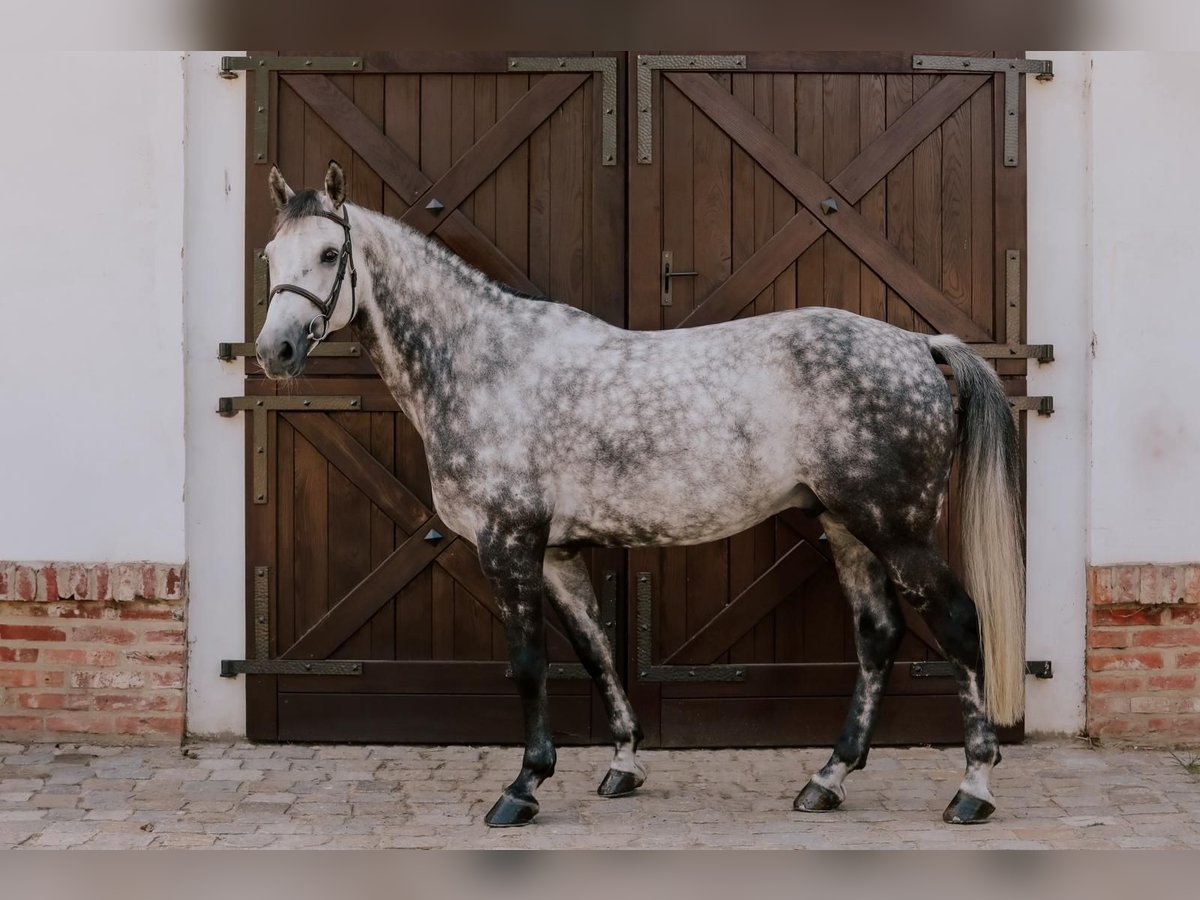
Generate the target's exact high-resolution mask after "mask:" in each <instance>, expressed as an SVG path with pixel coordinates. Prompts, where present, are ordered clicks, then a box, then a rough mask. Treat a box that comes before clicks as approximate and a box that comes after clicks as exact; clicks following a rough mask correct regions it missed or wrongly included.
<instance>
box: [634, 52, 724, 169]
mask: <svg viewBox="0 0 1200 900" xmlns="http://www.w3.org/2000/svg"><path fill="white" fill-rule="evenodd" d="M744 68H746V56H745V54H737V55H712V54H696V53H669V54H663V55H655V54H647V55H645V56H638V58H637V161H638V165H642V166H646V165H649V164H650V163H651V162H653V160H654V109H653V106H654V100H653V97H654V91H653V86H654V81H653V79H654V72H655V70H656V69H657V70H662V69H670V70H673V71H679V72H689V71H701V72H703V71H711V70H713V69H744Z"/></svg>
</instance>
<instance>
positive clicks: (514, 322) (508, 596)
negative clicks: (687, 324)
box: [257, 162, 1025, 826]
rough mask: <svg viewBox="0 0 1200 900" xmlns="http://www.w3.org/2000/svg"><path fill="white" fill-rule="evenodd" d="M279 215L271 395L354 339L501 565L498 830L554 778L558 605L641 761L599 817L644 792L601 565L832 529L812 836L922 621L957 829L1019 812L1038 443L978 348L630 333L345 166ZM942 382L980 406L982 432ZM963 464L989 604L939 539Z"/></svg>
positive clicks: (798, 332)
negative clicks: (1013, 745) (508, 672)
mask: <svg viewBox="0 0 1200 900" xmlns="http://www.w3.org/2000/svg"><path fill="white" fill-rule="evenodd" d="M270 191H271V196H272V198H273V200H274V203H275V206H276V209H277V210H278V218H277V220H276V223H275V228H274V234H273V236H272V240H271V242H270V243H269V244H268V245H267V255H268V258H269V261H270V272H271V279H272V283H273V284H274V285H275V287H274V288H273V289H272V292H271V303H270V308H269V310H268V313H267V319H266V324H265V325H264V326H263V329H262V332H261V334H260V335H259V338H258V344H257V352H258V360H259V363H260V364H261V365H262V368H263V371H264V372H265V373H266V374H267V375H268V376H270V377H271V378H290V377H293V376H296V375H298V374H299V373H300V372H301V371H302V370H303V368H304V364H305V359H306V357H307V355H308V353H309V351H310V350H311V349H312V348H313V347H314V346H315V345H316V344H317V343H318V342H319V341H321V340H323V339H324V338H325V336H326V335H327V334H328V333H330V332H331V331H333V330H335V329H338V328H341V327H343V326H345V325H347V324H349V325H352V326H353V329H354V333H355V336H356V338H357V339H358V340H359V341H360V342H361V343H362V345H363V346H364V347H365V348H366V350H367V352H368V353H369V354H370V356H371V359H372V361H373V362H374V364H375V366H376V368H377V369H378V370H379V373H380V374H381V375H382V376H383V379H384V380H385V382H386V383H387V385H388V388H389V389H390V391H391V393H392V395H393V396H394V397H395V398H396V402H397V403H398V404H399V405H400V408H401V409H402V410H403V412H404V414H405V415H406V416H407V417H408V418H409V419H410V420H411V421H412V423H413V425H414V426H415V427H416V429H417V431H418V432H419V433H420V435H421V437H422V439H423V440H424V442H425V452H426V454H427V456H428V462H429V474H430V479H431V481H432V484H433V499H434V505H435V507H436V509H437V512H438V514H439V515H440V516H441V517H442V519H443V520H444V521H445V522H446V524H447V525H449V526H450V527H451V528H453V529H454V530H455V531H456V532H457V533H458V534H460V535H462V536H463V537H464V538H466V539H467V540H469V541H471V542H472V543H474V544H475V546H476V547H478V550H479V562H480V565H481V566H482V568H483V571H484V573H485V574H486V575H487V577H488V579H489V581H490V583H491V585H492V588H493V590H494V592H495V597H496V602H497V604H498V605H499V607H500V610H501V613H502V615H503V619H504V626H505V630H506V634H507V638H508V645H509V654H510V660H511V665H512V672H513V675H514V678H515V681H516V685H517V688H518V690H519V692H520V695H521V700H522V705H523V709H524V716H525V752H524V758H523V762H522V767H521V772H520V774H519V775H518V776H517V778H516V780H514V781H513V783H512V784H511V785H509V786H508V787H507V788H506V789H505V790H504V791H503V793H502V794H501V796H500V799H499V800H498V801H497V802H496V804H495V805H494V806H493V807H492V809H491V811H490V812H489V813H488V815H487V817H486V821H487V824H489V825H493V826H505V825H522V824H524V823H526V822H528V821H530V820H531V819H532V818H533V817H534V815H536V813H537V811H538V805H537V801H536V800H535V798H534V791H535V789H536V788H537V787H538V785H540V784H541V782H542V781H543V780H545V779H546V778H548V777H550V776H551V775H552V774H553V773H554V764H555V749H554V745H553V744H552V742H551V738H550V727H549V724H548V721H547V701H546V655H545V649H544V640H543V627H544V626H543V621H542V599H543V597H548V598H549V600H550V602H551V603H552V604H553V606H554V608H555V609H556V610H557V612H558V614H559V615H560V616H561V618H562V621H563V623H564V625H565V626H566V628H567V630H568V632H569V635H570V638H571V641H572V643H573V645H574V647H575V649H576V651H577V652H578V654H579V658H580V659H581V660H582V662H583V665H584V666H585V667H586V669H587V671H588V672H589V673H590V674H591V676H592V677H593V678H594V679H595V681H596V683H597V684H598V685H599V687H600V690H601V692H602V694H603V696H604V699H605V702H606V705H607V710H608V718H609V722H610V725H611V727H612V734H613V740H614V742H615V744H616V755H615V757H614V759H613V762H612V765H611V768H610V770H609V771H608V773H607V775H606V776H605V777H604V780H603V781H602V783H601V785H600V788H599V792H600V794H601V795H603V796H609V797H611V796H619V795H621V794H625V793H629V792H630V791H633V790H635V789H636V788H638V787H639V786H640V785H641V784H642V782H643V781H644V780H645V777H646V774H645V770H644V769H643V767H642V765H641V763H640V762H639V761H638V757H637V745H638V741H639V740H640V738H641V732H640V730H639V728H638V724H637V717H636V716H635V714H634V711H633V708H632V707H631V705H630V703H629V699H628V698H627V697H626V695H625V691H624V689H623V688H622V686H621V683H620V681H619V679H618V677H617V672H616V668H615V666H614V664H613V655H612V649H611V648H610V647H609V646H608V644H607V642H606V640H605V637H604V632H603V630H602V629H601V627H600V623H599V620H598V613H597V603H596V598H595V596H594V595H593V592H592V588H591V583H590V580H589V578H588V575H587V572H586V570H585V568H584V565H583V563H582V561H581V556H580V551H581V549H582V548H584V547H587V546H603V547H667V546H681V545H687V544H699V543H702V542H705V541H714V540H718V539H721V538H725V537H728V536H730V535H733V534H736V533H738V532H740V531H742V530H744V529H746V528H749V527H750V526H752V525H754V524H756V523H758V522H761V521H763V520H764V519H766V518H767V517H768V516H771V515H772V514H774V513H777V512H779V511H781V510H784V509H787V508H788V507H797V508H799V509H801V510H804V511H805V512H807V513H808V514H810V515H814V516H819V517H820V521H821V524H822V525H823V527H824V529H825V531H826V534H827V535H828V537H829V543H830V545H831V547H832V550H833V556H834V561H835V564H836V567H837V571H838V577H839V580H840V584H841V587H842V591H843V593H844V594H845V595H846V598H847V600H848V601H849V602H850V604H851V607H852V609H853V613H854V621H855V625H856V631H855V636H856V643H857V651H858V659H859V674H858V682H857V685H856V687H855V690H854V697H853V700H852V701H851V708H850V711H849V715H848V717H847V721H846V724H845V727H844V730H843V732H842V735H841V737H840V738H839V740H838V743H837V746H836V747H835V749H834V751H833V754H832V756H831V758H830V760H829V762H828V763H827V764H826V765H825V766H824V767H823V768H822V769H821V770H820V771H819V772H817V773H816V774H815V775H813V776H812V778H811V779H810V780H809V782H808V784H807V785H805V787H804V788H803V790H802V791H801V792H800V794H799V795H798V796H797V797H796V801H795V804H794V806H795V808H796V809H798V810H802V811H809V812H817V811H825V810H831V809H834V808H835V807H837V806H838V805H839V804H840V803H841V802H842V800H843V799H844V798H845V790H844V788H843V781H844V780H845V778H846V776H847V774H848V773H850V772H851V771H853V770H855V769H860V768H862V767H863V765H864V764H865V762H866V759H867V751H868V747H869V744H870V736H871V731H872V727H873V725H874V723H875V720H876V717H877V714H878V711H879V702H880V698H881V696H882V693H883V690H884V686H885V683H886V681H887V678H888V674H889V672H890V670H891V666H892V662H893V660H894V658H895V654H896V650H897V647H898V646H899V644H900V640H901V638H902V636H903V633H904V620H903V618H902V614H901V610H900V607H899V598H901V597H902V598H904V599H905V600H906V601H907V602H909V603H911V604H912V605H913V606H914V607H915V608H916V609H917V610H918V611H919V613H920V614H921V615H922V616H923V617H924V618H925V620H926V621H927V622H928V623H929V626H930V628H931V630H932V631H933V633H934V634H935V635H936V637H937V639H938V641H939V643H940V644H941V649H942V651H943V652H944V653H945V655H946V658H947V659H948V660H949V661H950V663H951V664H952V665H953V668H954V671H955V674H956V677H957V679H958V684H959V693H960V696H961V700H962V707H963V717H964V721H965V726H966V742H965V743H966V758H967V765H966V776H965V778H964V779H963V781H962V784H961V785H960V787H959V790H958V793H957V794H956V796H955V797H954V799H953V800H952V801H951V802H950V805H949V806H948V807H947V809H946V812H945V814H944V818H945V820H946V821H947V822H956V823H968V822H978V821H982V820H983V819H986V818H987V817H988V816H989V815H990V814H991V813H992V812H993V811H994V808H995V807H994V801H993V797H992V794H991V792H990V790H989V788H988V776H989V773H990V771H991V768H992V766H994V765H995V764H996V763H998V762H999V761H1000V751H999V746H998V742H997V739H996V733H995V729H994V723H999V724H1009V723H1012V722H1015V721H1017V720H1018V719H1019V718H1020V717H1021V715H1022V710H1023V706H1024V667H1025V666H1024V619H1023V608H1024V598H1023V590H1024V573H1023V565H1022V534H1021V526H1020V510H1019V498H1018V490H1019V470H1018V451H1017V442H1016V429H1015V426H1014V423H1013V420H1012V416H1011V413H1010V411H1009V407H1008V403H1007V401H1006V399H1005V395H1004V389H1003V386H1002V385H1001V382H1000V380H999V378H998V377H997V376H996V374H995V373H994V372H993V370H992V369H991V368H990V367H989V366H988V365H987V363H985V362H984V361H983V360H982V359H981V358H980V357H979V356H977V355H976V354H975V353H973V352H972V351H971V350H970V349H968V348H967V347H966V346H965V345H964V344H963V343H961V342H960V341H959V340H958V339H956V338H953V337H949V336H929V335H923V334H912V333H909V332H906V331H902V330H900V329H898V328H895V327H893V326H891V325H888V324H886V323H883V322H880V321H877V320H874V319H869V318H863V317H861V316H857V315H854V314H851V313H848V312H843V311H840V310H835V309H822V308H808V309H798V310H794V311H789V312H781V313H775V314H772V315H765V316H757V317H754V318H750V319H743V320H739V321H734V322H729V323H726V324H721V325H713V326H709V327H704V328H690V329H683V330H677V331H662V332H631V331H625V330H623V329H620V328H615V327H613V326H611V325H608V324H606V323H605V322H602V321H600V320H599V319H596V318H594V317H592V316H590V315H588V314H587V313H584V312H581V311H579V310H577V309H573V308H571V307H569V306H566V305H563V304H559V303H552V302H547V301H545V300H537V299H532V298H529V297H525V296H522V295H519V294H516V293H514V292H512V291H510V290H508V289H507V288H505V287H503V286H502V285H499V284H496V283H495V282H493V281H491V280H489V279H488V278H487V277H485V276H484V275H483V274H482V273H480V272H478V271H476V270H475V269H473V268H472V267H471V266H469V265H468V264H467V263H465V262H464V261H463V260H462V259H460V258H458V257H457V256H455V255H453V254H451V253H450V252H448V251H447V250H445V249H444V248H442V247H441V246H440V245H439V244H438V243H436V242H435V241H433V240H430V239H429V238H426V237H425V236H423V235H421V234H418V233H417V232H415V231H413V230H412V229H410V228H408V227H406V226H405V225H403V224H401V223H400V222H397V221H395V220H393V219H390V218H387V217H386V216H382V215H380V214H378V213H374V212H370V211H368V210H365V209H362V208H361V207H358V206H354V205H353V204H350V203H347V202H346V197H345V177H344V175H343V172H342V170H341V168H340V167H339V166H338V165H337V164H336V163H333V162H331V163H330V165H329V169H328V171H327V173H326V176H325V189H324V191H323V192H318V191H311V190H309V191H303V192H301V193H295V192H294V191H292V189H291V188H289V187H288V185H287V184H286V183H285V181H284V179H283V177H282V176H281V175H280V173H279V172H278V171H277V170H275V169H272V171H271V176H270ZM352 234H353V240H352V239H351V235H352ZM347 273H349V278H348V279H347V278H346V275H347ZM938 363H944V364H947V365H948V366H949V367H950V370H951V371H952V373H953V375H954V379H955V381H956V382H957V385H958V394H959V398H958V399H959V406H960V409H961V412H960V415H961V419H960V420H958V421H956V417H955V408H954V404H953V401H952V398H951V394H950V391H949V389H948V387H947V384H946V379H945V377H944V376H943V374H942V372H941V370H940V369H939V368H938ZM960 441H961V450H960V457H961V459H960V466H961V472H962V503H963V516H962V519H963V549H964V556H965V559H966V587H965V588H964V586H963V584H962V583H960V581H959V579H958V578H957V577H956V576H955V575H954V573H953V572H952V571H951V569H950V566H949V565H948V564H947V562H946V559H945V557H944V556H943V555H942V554H941V552H940V551H939V549H938V547H937V544H936V541H935V537H934V529H935V526H936V524H937V521H938V516H939V513H940V509H941V506H942V502H943V500H944V494H945V485H946V483H947V480H948V473H949V471H950V465H951V461H952V458H953V455H954V452H955V449H956V446H957V445H958V444H959V442H960ZM731 460H732V461H733V464H732V465H731ZM985 669H986V675H985Z"/></svg>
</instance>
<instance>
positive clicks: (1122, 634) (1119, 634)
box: [1088, 629, 1129, 648]
mask: <svg viewBox="0 0 1200 900" xmlns="http://www.w3.org/2000/svg"><path fill="white" fill-rule="evenodd" d="M1088 646H1089V647H1110V648H1111V647H1128V646H1129V631H1128V630H1126V629H1117V630H1108V629H1103V630H1101V629H1092V632H1091V633H1090V634H1089V635H1088Z"/></svg>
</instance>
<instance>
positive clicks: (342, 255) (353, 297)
mask: <svg viewBox="0 0 1200 900" xmlns="http://www.w3.org/2000/svg"><path fill="white" fill-rule="evenodd" d="M313 215H318V216H324V217H325V218H326V219H329V220H330V221H332V222H337V224H339V225H341V226H342V229H343V230H344V231H345V233H346V239H345V240H344V241H343V242H342V249H341V250H340V251H339V252H338V267H337V275H335V276H334V279H333V287H331V288H330V289H329V296H328V297H326V298H325V299H324V300H322V299H321V298H320V297H318V296H317V295H316V294H314V293H313V292H312V291H310V290H308V289H306V288H302V287H300V285H298V284H277V285H275V287H273V288H271V293H270V294H269V295H268V297H267V302H268V303H269V302H270V301H271V299H273V298H274V296H275V295H276V294H279V293H282V292H283V291H290V292H291V293H293V294H299V295H300V296H301V297H304V298H305V299H306V300H308V301H309V302H311V303H312V304H313V305H314V306H316V307H317V309H318V310H319V312H318V313H317V314H316V315H315V316H313V318H312V321H311V322H309V323H308V338H309V340H311V341H312V342H313V343H314V344H319V343H321V341H323V340H325V338H327V337H328V336H329V320H330V319H331V318H333V314H334V312H335V311H336V310H337V301H338V296H339V295H340V294H341V290H342V279H343V278H345V277H346V266H347V264H349V266H350V318H349V319H347V320H346V322H347V324H348V323H350V322H353V321H354V316H355V315H356V314H357V313H358V296H357V294H356V292H355V289H356V287H357V286H358V272H357V271H356V270H355V268H354V253H353V247H352V246H351V244H350V210H349V209H346V208H343V210H342V215H341V216H336V215H334V214H333V213H331V212H324V211H321V212H317V213H314V214H313ZM317 322H320V323H321V331H320V333H319V334H318V333H317V331H316V325H317Z"/></svg>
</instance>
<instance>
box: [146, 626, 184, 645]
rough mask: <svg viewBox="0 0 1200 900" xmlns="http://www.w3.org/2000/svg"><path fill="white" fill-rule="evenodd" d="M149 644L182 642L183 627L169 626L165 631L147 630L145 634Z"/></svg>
mask: <svg viewBox="0 0 1200 900" xmlns="http://www.w3.org/2000/svg"><path fill="white" fill-rule="evenodd" d="M143 637H144V639H145V643H147V644H182V643H183V628H169V629H166V630H164V631H147V632H146V634H145V635H144V636H143Z"/></svg>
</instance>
